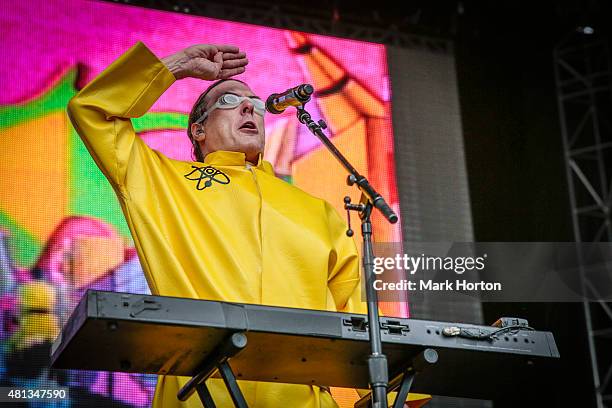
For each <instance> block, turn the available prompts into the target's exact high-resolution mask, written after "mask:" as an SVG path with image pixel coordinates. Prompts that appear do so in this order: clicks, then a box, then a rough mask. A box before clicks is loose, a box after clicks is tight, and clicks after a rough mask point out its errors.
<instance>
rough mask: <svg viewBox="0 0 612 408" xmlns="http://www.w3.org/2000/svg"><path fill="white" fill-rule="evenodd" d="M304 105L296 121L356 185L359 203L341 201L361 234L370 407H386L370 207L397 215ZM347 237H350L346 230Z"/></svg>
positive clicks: (391, 217)
mask: <svg viewBox="0 0 612 408" xmlns="http://www.w3.org/2000/svg"><path fill="white" fill-rule="evenodd" d="M305 103H306V102H304V103H303V104H302V105H301V106H297V107H296V109H297V118H298V120H299V121H300V122H301V123H303V124H304V125H306V126H307V127H308V129H310V131H311V132H312V133H313V134H314V135H315V136H316V137H317V138H319V140H320V141H321V142H322V143H323V144H324V145H325V147H327V148H328V149H329V150H330V151H331V153H332V154H333V155H334V157H336V159H338V161H339V162H340V163H341V164H342V166H343V167H344V168H345V169H346V170H347V171H348V173H349V176H348V178H347V184H348V185H349V186H352V185H356V186H357V188H358V189H359V190H360V191H361V200H360V203H359V204H352V203H351V202H350V201H351V200H350V198H349V197H345V199H344V202H345V204H344V208H345V209H346V210H347V211H357V212H358V213H359V218H360V219H361V234H362V236H363V269H364V274H365V278H366V301H367V305H368V322H369V323H368V326H369V332H370V336H369V337H370V350H371V354H370V355H369V356H368V371H369V376H370V378H369V384H370V388H371V390H372V407H373V408H387V387H388V386H389V370H388V365H387V357H386V356H385V355H384V354H383V352H382V342H381V336H380V316H379V314H378V295H377V293H376V291H375V290H374V286H373V283H374V276H375V275H374V253H373V249H372V223H371V221H370V215H371V213H372V208H377V209H378V210H379V211H380V212H381V213H382V214H383V216H384V217H385V218H386V219H387V220H388V221H389V222H390V223H392V224H395V223H396V222H397V215H396V214H395V213H394V212H393V210H392V209H391V208H390V207H389V206H388V205H387V203H386V202H385V200H384V198H383V197H382V196H381V195H380V194H378V192H377V191H376V190H375V189H374V187H372V185H370V183H369V182H368V180H367V179H366V178H365V177H364V176H362V175H361V174H359V172H357V170H356V169H355V168H354V167H353V166H352V165H351V164H350V163H349V162H348V160H347V159H346V158H345V157H344V155H342V153H340V151H339V150H338V149H337V148H336V146H334V145H333V143H332V142H331V141H330V140H329V139H328V138H327V136H325V134H324V133H323V129H326V128H327V124H326V123H325V121H324V120H322V119H321V120H319V122H318V123H317V122H315V121H313V120H312V117H311V116H310V114H309V113H308V112H307V111H306V109H304V104H305ZM347 235H348V236H352V235H353V234H352V230H350V218H349V230H348V231H347Z"/></svg>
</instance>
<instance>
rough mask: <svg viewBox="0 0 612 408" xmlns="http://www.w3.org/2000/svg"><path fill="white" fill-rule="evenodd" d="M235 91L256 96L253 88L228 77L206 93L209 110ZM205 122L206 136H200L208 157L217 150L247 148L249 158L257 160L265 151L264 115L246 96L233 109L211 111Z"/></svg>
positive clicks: (238, 93)
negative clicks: (225, 95) (256, 109)
mask: <svg viewBox="0 0 612 408" xmlns="http://www.w3.org/2000/svg"><path fill="white" fill-rule="evenodd" d="M226 93H231V94H234V95H238V96H249V97H255V95H254V94H253V91H251V89H250V88H249V87H248V86H247V85H245V84H243V83H241V82H238V81H231V80H230V81H226V82H223V83H221V84H219V85H217V86H216V87H215V88H213V89H212V90H211V91H210V92H209V94H208V95H206V102H205V103H206V110H207V111H208V110H209V109H210V108H211V107H212V106H213V105H214V104H215V103H216V102H217V100H218V99H219V97H221V95H223V94H226ZM202 125H203V130H204V132H203V136H204V138H203V139H198V138H197V136H198V134H197V133H195V135H196V140H199V142H200V146H201V149H202V154H203V155H204V157H206V155H207V154H208V153H212V152H214V151H217V150H226V151H233V152H243V153H245V155H246V159H247V160H248V161H250V162H252V163H256V162H257V158H258V155H259V153H263V150H264V144H265V128H264V120H263V116H261V115H258V114H257V113H255V111H254V110H253V103H252V102H251V101H250V100H248V99H245V100H243V101H242V102H241V103H240V104H239V105H238V106H237V107H235V108H231V109H220V108H217V109H215V110H213V111H212V112H210V114H209V115H208V117H207V118H206V120H205V121H204V123H203V124H202Z"/></svg>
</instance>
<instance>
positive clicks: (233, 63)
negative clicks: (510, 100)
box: [222, 58, 249, 69]
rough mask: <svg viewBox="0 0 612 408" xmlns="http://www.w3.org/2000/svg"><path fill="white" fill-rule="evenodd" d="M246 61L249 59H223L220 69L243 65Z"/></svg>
mask: <svg viewBox="0 0 612 408" xmlns="http://www.w3.org/2000/svg"><path fill="white" fill-rule="evenodd" d="M248 63H249V60H247V59H246V58H241V59H234V60H225V61H223V66H222V69H231V68H238V67H244V66H246V65H247V64H248Z"/></svg>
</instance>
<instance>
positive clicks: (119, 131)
mask: <svg viewBox="0 0 612 408" xmlns="http://www.w3.org/2000/svg"><path fill="white" fill-rule="evenodd" d="M174 81H175V78H174V76H173V75H172V73H171V72H170V71H169V70H168V69H167V68H166V67H165V66H164V64H163V63H162V62H161V61H160V60H159V59H158V58H157V57H156V56H155V55H154V54H153V53H151V51H149V49H148V48H146V47H145V46H144V44H142V43H138V44H137V45H135V46H134V47H132V48H131V49H130V50H129V51H127V52H126V53H125V54H124V55H122V56H121V57H120V58H119V59H117V60H116V61H115V62H114V63H113V64H112V65H111V66H109V67H108V68H107V69H106V70H105V71H104V72H103V73H102V74H100V75H99V76H98V77H97V78H95V79H94V80H93V81H92V82H91V83H89V84H88V85H87V86H86V87H85V88H83V89H82V90H81V91H80V92H79V93H78V94H77V95H76V96H75V97H74V98H73V99H72V100H71V101H70V102H69V104H68V114H69V116H70V119H71V121H72V124H73V125H74V127H75V129H76V130H77V132H78V133H79V135H80V136H81V138H82V140H83V142H84V143H85V145H86V146H87V149H88V150H89V152H90V153H91V155H92V156H93V158H94V160H95V161H96V163H97V165H98V167H99V168H100V170H102V172H103V173H104V175H105V176H106V177H107V179H108V180H109V181H110V183H111V184H112V186H113V188H114V190H115V192H116V194H117V196H118V198H119V201H120V203H121V208H122V210H123V213H124V215H125V218H126V220H127V223H128V226H129V228H130V231H131V233H132V236H133V238H134V242H135V245H136V249H137V251H138V255H139V257H140V261H141V264H142V267H143V270H144V273H145V276H146V279H147V282H148V283H149V286H150V288H151V291H152V293H153V294H159V295H166V296H177V297H186V298H197V299H210V300H223V301H229V302H240V303H255V304H265V305H273V306H283V307H294V308H304V309H320V310H331V311H336V310H338V311H346V310H352V309H353V308H352V305H351V302H353V301H355V299H357V300H358V296H355V293H356V291H358V284H359V260H358V254H357V250H356V247H355V243H354V241H353V240H352V239H351V238H349V237H347V236H346V235H345V231H346V225H345V223H344V221H343V220H342V219H341V218H340V217H339V216H338V214H337V213H336V212H335V210H334V209H333V208H332V207H331V205H329V204H328V203H326V202H325V201H323V200H321V199H318V198H315V197H313V196H310V195H309V194H307V193H305V192H303V191H301V190H300V189H298V188H296V187H294V186H292V185H290V184H288V183H286V182H285V181H283V180H281V179H279V178H277V177H275V175H274V172H273V169H272V166H271V165H270V163H268V162H265V161H263V160H262V159H261V157H260V159H259V162H258V163H257V164H256V165H251V164H249V163H247V162H245V156H244V154H243V153H239V152H226V151H218V152H214V153H210V154H209V155H207V156H206V158H205V161H204V163H199V162H183V161H177V160H172V159H169V158H168V157H166V156H164V155H163V154H162V153H160V152H157V151H155V150H152V149H150V148H149V147H148V146H147V145H146V144H145V143H144V142H143V141H142V140H141V139H140V138H138V137H137V136H136V134H135V132H134V129H133V127H132V124H131V121H130V118H135V117H139V116H141V115H143V114H144V113H146V112H147V110H149V108H150V107H151V106H152V105H153V103H154V102H155V101H156V100H157V99H158V98H159V97H160V96H161V95H162V94H163V93H164V91H165V90H166V89H167V88H168V87H169V86H170V85H172V83H174ZM185 137H187V136H185ZM351 299H353V300H351ZM143 352H145V350H143ZM321 369H322V370H323V369H325V367H321ZM186 381H187V378H182V377H174V376H159V381H158V384H157V389H156V392H155V399H154V404H153V405H154V406H162V407H201V403H200V400H199V398H197V396H196V395H194V396H192V397H191V398H190V399H189V400H188V401H187V402H185V403H181V402H179V401H178V399H177V398H176V394H177V392H178V390H179V388H180V387H182V386H183V385H184V383H185V382H186ZM207 384H208V386H209V388H210V390H211V393H212V394H213V398H214V399H215V402H216V403H217V405H218V406H219V407H231V406H233V404H232V403H231V400H230V399H229V397H228V394H227V391H226V390H225V387H224V385H223V383H222V381H221V380H216V379H212V380H209V381H208V382H207ZM240 388H241V389H242V391H243V393H244V396H245V398H246V400H247V403H248V404H249V407H266V408H269V407H296V408H297V407H304V408H306V407H308V408H310V407H312V408H315V407H335V406H336V404H335V402H334V401H333V399H332V398H331V396H330V394H329V393H328V392H327V391H325V390H322V389H320V388H319V387H315V386H307V385H290V384H276V383H257V382H244V381H242V382H240Z"/></svg>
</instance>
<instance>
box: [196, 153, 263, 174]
mask: <svg viewBox="0 0 612 408" xmlns="http://www.w3.org/2000/svg"><path fill="white" fill-rule="evenodd" d="M204 163H205V164H208V165H212V166H242V167H245V166H246V165H247V164H251V165H252V163H249V162H247V161H246V155H245V154H244V153H243V152H230V151H226V150H217V151H215V152H211V153H208V154H207V155H206V157H205V158H204ZM253 167H256V168H258V169H259V170H262V171H265V172H266V173H269V174H272V175H274V169H273V168H272V165H271V164H270V163H268V162H267V161H265V160H264V159H263V155H262V154H261V153H260V154H259V156H258V159H257V165H255V166H253Z"/></svg>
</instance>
